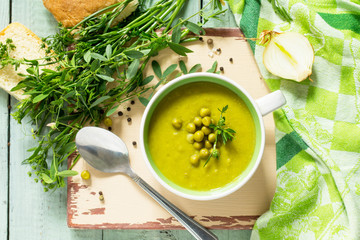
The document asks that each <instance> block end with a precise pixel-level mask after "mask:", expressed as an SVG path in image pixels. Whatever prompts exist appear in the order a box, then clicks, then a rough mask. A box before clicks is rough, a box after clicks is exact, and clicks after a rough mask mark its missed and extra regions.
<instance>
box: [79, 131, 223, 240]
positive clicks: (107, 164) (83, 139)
mask: <svg viewBox="0 0 360 240" xmlns="http://www.w3.org/2000/svg"><path fill="white" fill-rule="evenodd" d="M75 142H76V147H77V149H78V151H79V153H80V155H81V156H82V157H83V158H84V159H85V161H86V162H87V163H89V165H90V166H92V167H94V168H95V169H97V170H99V171H102V172H107V173H122V174H126V175H128V176H129V177H130V178H132V179H133V180H134V181H135V182H136V183H137V184H138V185H139V186H140V187H141V188H142V189H143V190H144V191H145V192H147V193H148V194H149V195H150V196H151V197H152V198H154V199H155V200H156V201H157V202H158V203H159V204H160V205H161V206H162V207H164V208H165V209H166V210H167V211H168V212H169V213H170V214H172V215H173V216H174V217H175V218H176V219H177V220H178V221H179V222H180V223H181V224H183V225H184V227H185V228H186V229H187V230H188V231H189V232H190V233H191V234H192V235H193V236H194V237H195V238H196V239H199V240H200V239H208V240H212V239H218V238H217V237H216V236H215V235H214V234H213V233H211V232H210V231H209V230H207V229H206V228H204V227H203V226H201V225H200V224H199V223H198V222H196V221H194V220H193V219H192V218H190V217H189V216H188V215H186V214H185V213H184V212H183V211H181V210H180V209H179V208H177V207H176V206H175V205H173V204H172V203H171V202H169V201H168V200H167V199H165V198H164V197H163V196H162V195H161V194H160V193H158V192H157V191H156V190H155V189H153V188H152V187H151V186H150V185H149V184H147V183H146V182H145V181H144V180H143V179H141V178H140V177H139V176H138V175H137V174H136V173H134V171H133V170H132V169H131V167H130V160H129V152H128V149H127V147H126V145H125V143H124V142H123V141H122V140H121V139H120V138H119V137H118V136H116V135H115V134H113V133H112V132H110V131H108V130H105V129H102V128H98V127H84V128H82V129H81V130H80V131H79V132H78V133H77V135H76V138H75Z"/></svg>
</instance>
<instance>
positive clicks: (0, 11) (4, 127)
mask: <svg viewBox="0 0 360 240" xmlns="http://www.w3.org/2000/svg"><path fill="white" fill-rule="evenodd" d="M9 9H10V1H7V0H6V1H0V29H3V28H4V27H5V26H7V25H8V24H9V22H10V11H9ZM8 105H9V95H8V94H7V93H6V92H5V91H0V126H1V127H0V136H1V137H0V239H7V236H8V229H7V223H8V196H9V195H8V194H9V191H8V190H9V189H8V183H9V181H8V177H9V175H8V163H9V162H8V141H9V138H8V129H9V128H8V121H9V110H8Z"/></svg>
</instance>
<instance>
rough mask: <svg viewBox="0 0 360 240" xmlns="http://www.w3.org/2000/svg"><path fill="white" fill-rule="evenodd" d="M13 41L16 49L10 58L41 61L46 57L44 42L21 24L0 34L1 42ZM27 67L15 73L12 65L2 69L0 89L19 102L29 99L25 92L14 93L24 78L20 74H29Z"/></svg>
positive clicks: (10, 27) (14, 24)
mask: <svg viewBox="0 0 360 240" xmlns="http://www.w3.org/2000/svg"><path fill="white" fill-rule="evenodd" d="M8 38H10V39H12V40H13V44H14V45H15V47H16V48H15V49H14V50H12V51H11V52H10V56H11V57H13V58H15V59H23V58H26V59H39V58H43V57H45V50H44V49H42V48H41V44H42V41H41V39H40V38H39V37H37V36H36V35H35V34H34V33H33V32H32V31H31V30H29V29H28V28H26V27H25V26H24V25H22V24H20V23H11V24H10V25H8V26H7V27H6V28H5V29H4V30H2V31H1V32H0V42H2V43H5V41H6V39H8ZM26 68H27V66H25V65H20V67H19V68H18V69H17V71H15V67H14V66H12V65H8V66H5V67H4V68H3V69H0V87H1V88H2V89H4V90H5V91H7V92H8V93H9V94H11V95H12V96H14V97H15V98H16V99H18V100H22V99H25V98H27V97H28V96H27V95H23V91H21V90H18V91H14V92H12V91H11V89H12V88H13V87H15V86H16V85H17V84H18V83H19V82H20V80H22V77H20V76H19V75H18V73H23V74H27V72H26Z"/></svg>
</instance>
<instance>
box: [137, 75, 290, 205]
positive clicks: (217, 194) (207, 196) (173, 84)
mask: <svg viewBox="0 0 360 240" xmlns="http://www.w3.org/2000/svg"><path fill="white" fill-rule="evenodd" d="M195 82H209V83H215V84H218V85H221V86H223V87H226V88H228V89H230V90H231V91H233V92H234V93H235V94H237V95H238V96H239V97H240V98H241V99H242V100H243V101H244V102H245V104H246V105H247V107H248V108H249V110H250V113H251V115H252V117H253V120H254V123H255V132H256V144H255V150H254V154H253V157H252V159H251V161H250V163H249V164H248V166H247V168H246V169H245V170H244V171H243V172H242V173H241V174H240V175H239V176H238V177H237V178H236V179H234V180H233V181H232V182H231V183H229V184H227V185H225V186H224V187H221V188H218V189H215V190H210V191H194V190H189V189H185V188H183V187H181V186H178V185H176V184H175V183H173V182H171V181H170V180H169V179H167V178H166V177H165V176H164V175H163V174H162V173H161V171H160V170H159V169H158V168H157V166H156V164H155V163H154V162H153V160H152V157H151V154H150V151H149V149H148V144H147V141H148V138H147V134H148V128H149V124H150V120H151V117H152V114H153V112H154V110H155V109H156V107H157V105H158V104H159V103H160V102H161V100H162V99H163V98H164V97H165V96H166V95H167V94H169V93H171V91H173V90H174V89H176V88H178V87H180V86H183V85H186V84H191V83H195ZM283 104H285V98H284V97H283V95H282V93H281V92H280V91H276V92H273V93H271V94H269V95H266V96H265V97H263V98H261V99H259V100H257V101H255V100H254V99H253V98H252V97H251V96H250V94H249V93H248V92H247V91H246V90H245V89H244V88H242V87H241V86H240V85H239V84H237V83H236V82H234V81H232V80H230V79H229V78H226V77H224V76H221V75H218V74H212V73H193V74H187V75H184V76H181V77H179V78H176V79H174V80H172V81H170V82H169V83H167V84H166V85H165V86H163V87H162V88H161V89H160V90H159V91H158V92H157V93H156V94H155V95H154V96H153V97H152V99H151V101H150V102H149V104H148V105H147V107H146V109H145V112H144V115H143V117H142V120H141V126H140V147H141V151H142V155H143V157H144V160H145V163H146V165H147V167H148V168H149V170H150V172H151V173H152V175H153V176H154V177H155V179H156V180H157V181H158V182H160V184H161V185H163V186H164V187H165V188H166V189H168V190H169V191H171V192H173V193H175V194H177V195H179V196H181V197H184V198H188V199H193V200H212V199H217V198H221V197H224V196H227V195H229V194H231V193H233V192H234V191H236V190H238V189H239V188H240V187H242V186H243V185H244V184H245V183H246V182H247V181H248V180H249V179H250V178H251V177H252V176H253V174H254V172H255V171H256V169H257V167H258V166H259V164H260V161H261V157H262V154H263V150H264V144H265V130H264V124H263V119H262V116H263V115H265V114H267V113H269V112H271V111H273V110H275V109H277V108H279V107H281V106H282V105H283Z"/></svg>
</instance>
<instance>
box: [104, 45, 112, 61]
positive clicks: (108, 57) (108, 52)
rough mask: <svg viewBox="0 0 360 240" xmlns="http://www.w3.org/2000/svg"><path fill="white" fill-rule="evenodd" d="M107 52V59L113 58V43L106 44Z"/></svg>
mask: <svg viewBox="0 0 360 240" xmlns="http://www.w3.org/2000/svg"><path fill="white" fill-rule="evenodd" d="M105 54H106V57H107V59H108V60H109V59H110V58H111V56H112V46H111V44H108V45H107V46H106V50H105Z"/></svg>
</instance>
